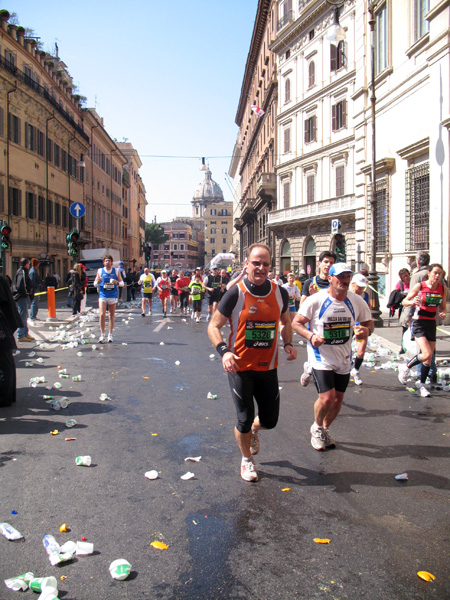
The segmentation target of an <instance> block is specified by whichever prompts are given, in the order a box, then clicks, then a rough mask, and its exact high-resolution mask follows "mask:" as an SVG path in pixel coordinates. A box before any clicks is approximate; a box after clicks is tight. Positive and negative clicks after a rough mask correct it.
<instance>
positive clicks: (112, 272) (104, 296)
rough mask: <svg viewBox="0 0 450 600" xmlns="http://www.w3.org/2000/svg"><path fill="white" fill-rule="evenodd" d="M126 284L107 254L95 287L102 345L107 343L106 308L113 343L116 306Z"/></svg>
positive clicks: (109, 340) (109, 339)
mask: <svg viewBox="0 0 450 600" xmlns="http://www.w3.org/2000/svg"><path fill="white" fill-rule="evenodd" d="M123 285H124V282H123V279H122V276H121V275H120V273H119V271H118V270H116V269H115V268H114V267H113V257H112V256H111V255H110V254H107V255H106V256H105V257H104V259H103V268H102V269H99V270H98V271H97V275H96V276H95V280H94V286H95V287H96V288H99V293H98V310H99V321H100V338H99V340H98V341H99V342H100V344H104V343H105V341H106V340H105V323H106V306H107V305H108V314H109V319H108V342H110V343H111V342H112V341H113V335H112V334H113V331H114V316H115V312H116V304H117V300H118V298H119V287H123Z"/></svg>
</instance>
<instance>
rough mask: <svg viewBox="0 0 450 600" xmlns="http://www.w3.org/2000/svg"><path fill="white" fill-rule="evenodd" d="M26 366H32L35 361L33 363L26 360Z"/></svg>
mask: <svg viewBox="0 0 450 600" xmlns="http://www.w3.org/2000/svg"><path fill="white" fill-rule="evenodd" d="M25 366H26V367H32V366H33V363H32V362H28V361H26V362H25Z"/></svg>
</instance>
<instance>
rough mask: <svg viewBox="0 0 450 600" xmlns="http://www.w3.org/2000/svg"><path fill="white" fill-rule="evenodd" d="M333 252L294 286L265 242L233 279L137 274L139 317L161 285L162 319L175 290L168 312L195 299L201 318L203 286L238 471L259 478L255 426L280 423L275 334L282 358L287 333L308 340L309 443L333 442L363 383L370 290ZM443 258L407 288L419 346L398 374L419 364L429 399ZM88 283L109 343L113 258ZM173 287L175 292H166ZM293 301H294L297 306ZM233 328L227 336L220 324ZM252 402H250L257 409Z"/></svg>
mask: <svg viewBox="0 0 450 600" xmlns="http://www.w3.org/2000/svg"><path fill="white" fill-rule="evenodd" d="M335 261H336V256H335V254H334V253H333V252H322V253H321V255H320V256H319V261H318V274H317V275H316V276H314V277H312V278H310V279H308V280H306V281H305V282H304V283H303V285H302V292H301V297H299V288H298V286H296V285H295V283H294V279H295V278H294V275H293V274H292V273H290V274H289V275H288V277H287V282H286V283H283V282H282V281H277V280H276V279H270V278H269V270H270V266H271V262H272V259H271V253H270V248H269V247H268V246H266V245H265V244H253V245H252V246H250V247H249V249H248V254H247V259H246V261H245V264H244V267H243V269H242V271H241V272H240V273H238V274H237V276H236V277H234V278H233V279H231V280H230V279H229V278H228V275H227V273H226V271H225V270H222V271H221V272H219V270H218V269H217V268H214V269H212V271H211V273H210V274H209V275H207V276H205V277H204V276H203V274H202V272H201V270H200V269H197V270H196V271H195V272H194V274H193V275H192V277H189V275H188V274H187V273H180V274H178V273H176V272H175V271H172V273H171V275H170V276H169V275H168V273H167V272H166V271H162V272H161V275H160V277H158V279H156V280H155V278H154V276H153V275H152V274H151V273H150V272H149V270H148V269H144V270H143V272H142V274H141V277H140V280H139V282H140V285H141V286H142V315H143V316H145V314H146V313H145V307H146V304H147V303H148V304H149V311H150V312H149V314H151V310H152V294H153V290H154V289H156V290H157V291H158V294H159V297H160V300H161V304H162V308H163V314H164V316H166V314H167V310H168V303H169V299H170V297H171V295H173V296H175V292H176V295H177V296H176V297H177V301H176V302H173V303H171V306H170V310H171V311H172V312H174V311H176V310H177V307H178V303H179V307H180V311H181V314H184V315H186V314H187V311H188V300H189V298H191V299H192V317H193V318H194V319H195V320H196V321H197V322H198V321H199V320H200V318H201V306H202V295H203V294H204V293H205V292H207V293H208V316H207V318H211V320H210V323H209V326H208V335H209V338H210V340H211V342H212V344H213V345H214V346H215V348H216V350H217V352H218V353H219V355H220V356H221V358H222V365H223V369H224V370H225V372H226V373H227V375H228V380H229V385H230V390H231V395H232V398H233V401H234V404H235V407H236V413H237V424H236V427H235V438H236V441H237V444H238V446H239V449H240V451H241V455H242V458H241V477H242V479H244V480H245V481H257V480H258V474H257V472H256V468H255V462H254V456H255V455H256V454H257V453H258V452H259V446H260V441H259V432H260V430H261V429H272V428H274V427H275V426H276V424H277V422H278V416H279V410H280V392H279V386H278V374H277V368H278V338H279V337H280V338H281V339H282V344H283V350H284V353H285V354H286V355H287V360H295V359H296V358H297V350H296V348H295V347H294V345H293V341H292V336H293V332H294V331H295V332H297V333H298V334H299V335H301V336H303V337H304V338H305V339H306V340H307V361H306V362H305V363H304V365H303V374H302V376H301V378H300V381H301V384H302V385H303V386H306V385H308V384H309V381H310V379H311V378H312V379H313V380H314V383H315V386H316V389H317V394H318V397H317V399H316V401H315V403H314V422H313V423H312V425H311V427H310V433H311V445H312V447H313V448H314V449H315V450H320V451H322V450H326V449H328V448H332V447H334V446H335V445H336V443H335V440H334V439H333V437H332V435H331V433H330V427H331V425H332V423H333V422H334V420H335V419H336V417H337V416H338V414H339V412H340V410H341V406H342V401H343V398H344V394H345V391H346V389H347V386H348V384H349V381H350V377H353V379H354V382H355V383H356V384H357V385H361V383H362V381H361V378H360V376H359V369H360V366H361V364H362V362H363V359H364V352H365V349H366V345H367V339H368V337H369V336H370V335H372V333H373V330H374V323H373V320H372V318H371V311H370V308H369V304H368V295H367V292H366V287H367V279H366V276H365V274H364V273H361V272H360V273H356V274H354V273H353V272H352V269H351V268H350V267H349V266H348V265H347V264H345V263H336V262H335ZM444 275H445V274H444V271H443V268H442V266H441V265H439V264H436V263H433V264H430V265H428V266H427V269H426V275H424V276H423V280H421V281H419V282H417V283H416V284H415V285H414V286H413V287H411V289H410V291H409V293H408V294H407V296H406V297H405V299H404V300H403V305H404V306H405V307H407V306H412V307H414V314H413V315H412V323H413V325H412V333H413V335H414V337H415V339H416V342H417V344H418V346H419V348H420V352H419V353H418V354H417V355H416V356H415V357H414V358H413V359H412V360H410V361H409V362H407V363H406V364H405V365H400V368H399V379H400V381H401V382H402V383H406V381H407V378H408V374H409V370H410V369H411V368H412V367H414V366H415V365H419V364H420V365H421V371H420V393H421V395H422V396H423V397H426V396H429V392H428V390H427V389H426V387H425V382H426V378H427V376H428V373H429V370H430V365H431V360H432V356H433V353H434V349H435V345H436V316H437V315H439V316H440V317H441V318H443V317H444V316H445V310H446V296H447V289H446V286H445V284H444V283H443V277H444ZM94 285H95V286H96V287H98V288H99V307H100V329H101V336H100V342H101V343H104V342H106V341H107V342H112V341H113V338H112V334H113V329H114V312H115V304H116V302H117V298H118V289H119V287H120V286H123V285H124V283H123V280H122V278H121V276H120V273H119V272H118V271H117V270H116V269H115V268H114V267H113V265H112V257H110V256H107V257H105V259H104V266H103V268H102V269H99V270H98V273H97V276H96V278H95V282H94ZM172 291H173V293H172ZM296 303H297V306H299V308H298V311H296ZM107 306H108V308H109V331H108V336H107V337H105V315H106V307H107ZM226 324H229V325H230V334H229V337H228V340H227V341H226V342H225V341H224V339H223V337H222V332H221V330H222V328H223V327H224V326H225V325H226ZM353 336H355V339H356V356H355V358H354V361H353V357H352V339H353ZM255 404H256V407H255Z"/></svg>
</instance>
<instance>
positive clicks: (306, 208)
mask: <svg viewBox="0 0 450 600" xmlns="http://www.w3.org/2000/svg"><path fill="white" fill-rule="evenodd" d="M355 208H356V199H355V196H354V195H353V194H349V195H348V196H341V197H339V198H330V199H328V200H320V201H318V202H311V203H310V204H302V205H301V206H293V207H292V208H282V209H280V210H273V211H271V212H270V213H269V214H268V215H267V225H271V226H276V225H284V224H286V223H292V222H295V221H302V220H304V219H308V220H312V219H318V218H320V217H325V216H327V217H328V216H329V217H333V216H335V215H339V214H342V213H345V212H349V211H353V210H355Z"/></svg>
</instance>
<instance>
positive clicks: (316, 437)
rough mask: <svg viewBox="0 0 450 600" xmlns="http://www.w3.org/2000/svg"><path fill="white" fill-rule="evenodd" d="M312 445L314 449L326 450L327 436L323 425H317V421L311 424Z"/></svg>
mask: <svg viewBox="0 0 450 600" xmlns="http://www.w3.org/2000/svg"><path fill="white" fill-rule="evenodd" d="M310 431H311V446H312V447H313V448H314V450H325V448H326V446H327V444H326V437H325V432H324V429H323V427H317V426H316V424H315V423H313V424H312V425H311V429H310Z"/></svg>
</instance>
